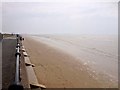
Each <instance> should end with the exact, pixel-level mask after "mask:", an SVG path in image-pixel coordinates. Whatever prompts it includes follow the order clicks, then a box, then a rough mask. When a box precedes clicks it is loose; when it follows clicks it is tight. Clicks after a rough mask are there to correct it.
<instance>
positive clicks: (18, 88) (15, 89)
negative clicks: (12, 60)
mask: <svg viewBox="0 0 120 90" xmlns="http://www.w3.org/2000/svg"><path fill="white" fill-rule="evenodd" d="M19 39H20V38H19V35H17V46H16V53H15V56H16V71H15V81H14V83H13V84H11V85H10V86H9V88H8V90H24V88H23V86H22V85H21V84H20V81H21V80H20V56H21V54H20V40H19Z"/></svg>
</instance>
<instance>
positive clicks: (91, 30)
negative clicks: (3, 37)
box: [0, 0, 118, 34]
mask: <svg viewBox="0 0 120 90" xmlns="http://www.w3.org/2000/svg"><path fill="white" fill-rule="evenodd" d="M8 1H9V0H5V1H4V2H2V6H1V4H0V7H2V22H0V23H2V32H9V33H22V34H117V33H118V2H117V0H116V1H115V0H64V1H63V0H40V1H39V2H37V1H36V2H27V0H26V2H20V1H18V0H17V1H18V2H15V1H14V0H13V1H11V2H8ZM30 1H31V0H30ZM0 17H1V16H0ZM0 28H1V26H0Z"/></svg>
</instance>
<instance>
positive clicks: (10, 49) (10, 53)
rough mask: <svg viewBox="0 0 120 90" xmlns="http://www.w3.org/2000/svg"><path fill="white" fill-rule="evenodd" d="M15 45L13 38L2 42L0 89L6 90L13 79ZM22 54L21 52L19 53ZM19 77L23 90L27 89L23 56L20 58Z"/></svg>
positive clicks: (15, 41)
mask: <svg viewBox="0 0 120 90" xmlns="http://www.w3.org/2000/svg"><path fill="white" fill-rule="evenodd" d="M16 44H17V40H16V39H15V38H7V39H3V41H2V88H3V89H7V88H8V87H9V85H10V84H12V83H13V82H14V79H15V65H16V57H15V52H16ZM21 53H22V52H21ZM20 61H21V63H20V76H21V83H22V85H23V87H24V88H26V89H27V88H28V87H29V85H28V79H27V74H26V69H25V63H24V58H23V54H22V55H21V57H20Z"/></svg>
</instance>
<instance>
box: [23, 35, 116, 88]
mask: <svg viewBox="0 0 120 90" xmlns="http://www.w3.org/2000/svg"><path fill="white" fill-rule="evenodd" d="M23 45H24V46H25V48H26V50H27V53H28V54H29V56H30V60H31V62H32V63H33V64H35V67H34V70H35V73H36V76H37V78H38V81H39V83H40V84H43V85H45V86H46V87H47V88H107V87H112V88H114V87H117V84H115V83H112V82H109V81H107V80H105V79H102V78H101V77H99V76H96V75H95V74H94V73H93V72H90V71H89V70H88V69H89V67H88V66H87V65H84V64H82V63H80V62H79V61H78V60H77V58H75V57H73V56H71V55H69V54H67V53H65V52H63V51H61V50H59V49H56V48H54V47H51V46H49V45H47V44H45V43H41V42H39V41H36V40H34V39H32V38H29V37H25V41H24V42H23ZM67 49H68V48H66V50H67ZM101 76H102V74H101ZM96 77H97V78H96Z"/></svg>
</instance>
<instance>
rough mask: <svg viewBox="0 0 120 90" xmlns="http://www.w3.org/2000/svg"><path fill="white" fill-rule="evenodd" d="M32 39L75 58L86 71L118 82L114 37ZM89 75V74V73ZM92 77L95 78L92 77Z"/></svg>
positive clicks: (116, 50) (66, 36) (87, 36)
mask: <svg viewBox="0 0 120 90" xmlns="http://www.w3.org/2000/svg"><path fill="white" fill-rule="evenodd" d="M33 39H35V40H37V41H40V42H42V43H45V44H47V45H49V46H52V47H54V48H57V49H59V50H62V51H64V52H66V53H68V54H70V55H72V56H74V57H76V58H77V60H79V61H80V62H82V63H83V65H85V66H86V65H87V66H89V67H90V69H89V68H87V71H90V70H91V71H92V72H93V73H96V74H99V73H102V74H105V76H107V77H109V80H110V81H115V82H118V39H117V36H114V35H104V36H103V35H101V36H100V35H99V36H97V35H91V36H90V35H77V36H75V35H40V36H33ZM90 75H91V73H90ZM92 77H94V78H96V79H97V77H95V76H94V75H92Z"/></svg>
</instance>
